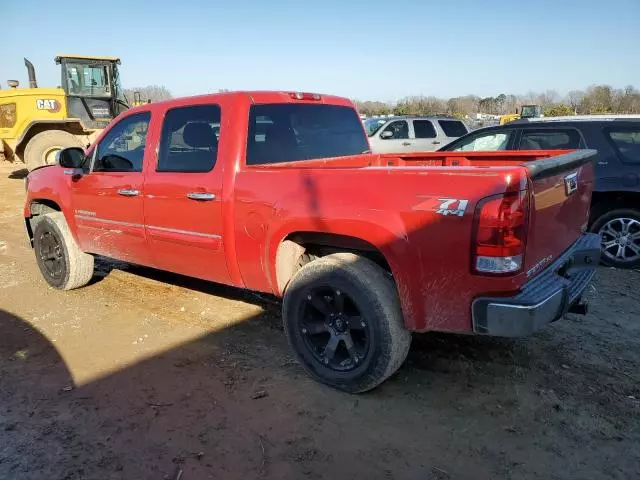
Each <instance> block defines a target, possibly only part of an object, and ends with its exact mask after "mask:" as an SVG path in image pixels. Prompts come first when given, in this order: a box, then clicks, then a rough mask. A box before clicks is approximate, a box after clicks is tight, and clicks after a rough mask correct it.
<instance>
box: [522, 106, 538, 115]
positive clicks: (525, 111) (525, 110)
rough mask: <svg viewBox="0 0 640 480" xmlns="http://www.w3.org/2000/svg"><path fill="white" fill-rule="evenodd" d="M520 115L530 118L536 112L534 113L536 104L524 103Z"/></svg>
mask: <svg viewBox="0 0 640 480" xmlns="http://www.w3.org/2000/svg"><path fill="white" fill-rule="evenodd" d="M520 116H521V117H522V118H531V117H535V116H537V114H536V106H535V105H525V106H523V107H522V112H521V114H520Z"/></svg>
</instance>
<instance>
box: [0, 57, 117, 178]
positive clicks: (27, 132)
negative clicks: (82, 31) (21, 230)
mask: <svg viewBox="0 0 640 480" xmlns="http://www.w3.org/2000/svg"><path fill="white" fill-rule="evenodd" d="M55 62H56V64H58V65H60V66H61V71H62V78H61V86H60V87H58V88H40V87H38V83H37V81H36V73H35V69H34V67H33V64H32V63H31V62H30V61H29V60H27V59H26V58H25V59H24V63H25V66H26V67H27V72H28V77H29V88H19V83H18V81H16V80H9V81H8V82H7V83H8V85H9V88H8V89H0V160H3V159H6V160H9V161H14V162H24V163H25V164H26V166H27V169H29V170H30V171H31V170H33V169H35V168H38V167H41V166H45V165H51V164H53V163H55V154H56V152H57V151H59V150H60V149H62V148H65V147H71V146H79V147H83V148H84V147H86V146H87V145H89V144H90V143H91V142H92V141H93V140H94V139H95V137H96V136H97V135H98V134H99V133H100V132H101V131H102V130H103V129H104V127H106V126H107V125H108V124H109V122H110V121H111V120H113V119H114V118H115V117H116V116H117V115H118V114H119V113H121V112H122V111H124V110H126V109H128V108H129V105H128V103H127V100H126V98H125V96H124V91H123V89H122V86H121V84H120V76H119V72H118V65H120V60H119V59H118V58H113V57H86V56H81V55H59V56H57V57H56V58H55Z"/></svg>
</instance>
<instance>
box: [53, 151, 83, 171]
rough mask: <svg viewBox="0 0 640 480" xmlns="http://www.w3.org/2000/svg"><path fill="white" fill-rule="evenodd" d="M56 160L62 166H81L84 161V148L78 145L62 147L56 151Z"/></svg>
mask: <svg viewBox="0 0 640 480" xmlns="http://www.w3.org/2000/svg"><path fill="white" fill-rule="evenodd" d="M56 161H57V163H58V165H60V166H61V167H62V168H81V167H82V164H83V163H84V150H82V149H81V148H78V147H69V148H63V149H62V150H60V151H59V152H58V153H56Z"/></svg>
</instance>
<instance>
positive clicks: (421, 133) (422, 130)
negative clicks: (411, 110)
mask: <svg viewBox="0 0 640 480" xmlns="http://www.w3.org/2000/svg"><path fill="white" fill-rule="evenodd" d="M413 131H414V132H415V135H416V138H436V136H437V133H436V129H435V127H434V126H433V123H431V122H430V121H429V120H414V121H413Z"/></svg>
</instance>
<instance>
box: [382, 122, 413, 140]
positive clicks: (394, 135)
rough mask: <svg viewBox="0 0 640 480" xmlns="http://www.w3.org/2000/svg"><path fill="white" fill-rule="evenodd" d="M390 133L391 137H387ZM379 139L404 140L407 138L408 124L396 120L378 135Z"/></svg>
mask: <svg viewBox="0 0 640 480" xmlns="http://www.w3.org/2000/svg"><path fill="white" fill-rule="evenodd" d="M387 132H391V136H388V135H389V133H387ZM380 138H382V139H384V140H386V139H389V140H391V139H393V140H399V139H406V138H409V124H408V123H407V122H406V121H405V120H397V121H395V122H391V123H390V124H389V125H387V127H386V128H385V129H384V130H383V131H382V133H381V134H380Z"/></svg>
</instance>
